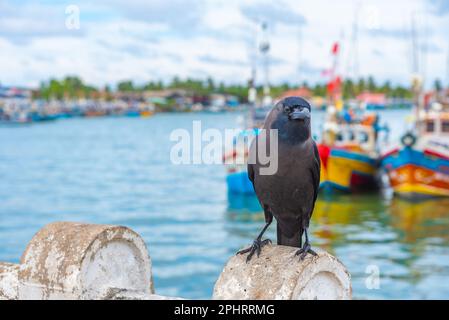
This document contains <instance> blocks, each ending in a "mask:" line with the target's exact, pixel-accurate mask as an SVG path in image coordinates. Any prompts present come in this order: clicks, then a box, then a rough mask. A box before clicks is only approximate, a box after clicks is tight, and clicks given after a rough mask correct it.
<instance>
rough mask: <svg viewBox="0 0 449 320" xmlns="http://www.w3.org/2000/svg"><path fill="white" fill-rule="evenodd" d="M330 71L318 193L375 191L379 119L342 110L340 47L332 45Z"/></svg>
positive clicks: (358, 111) (362, 110)
mask: <svg viewBox="0 0 449 320" xmlns="http://www.w3.org/2000/svg"><path fill="white" fill-rule="evenodd" d="M331 53H332V56H333V60H334V61H333V64H332V67H331V68H330V69H329V70H328V71H327V72H326V74H327V75H329V82H328V84H327V92H328V97H329V100H330V103H331V105H330V106H329V107H328V108H327V118H326V120H325V123H324V127H323V134H322V140H321V142H320V143H319V145H318V151H319V154H320V159H321V174H320V175H321V176H320V189H321V190H324V191H326V192H334V191H344V192H357V191H365V190H371V189H376V188H377V187H378V183H377V179H376V173H377V168H378V161H377V159H378V156H379V154H378V147H377V141H378V136H379V130H380V126H379V124H378V123H379V117H378V116H377V114H375V113H367V112H366V111H365V109H366V108H361V107H356V108H352V107H349V108H348V109H347V110H345V108H344V103H343V99H342V83H343V80H342V77H341V76H340V75H338V74H337V69H338V68H337V65H338V59H339V54H340V45H339V43H338V42H336V43H334V45H333V46H332V50H331Z"/></svg>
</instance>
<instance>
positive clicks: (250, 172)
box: [247, 163, 254, 187]
mask: <svg viewBox="0 0 449 320" xmlns="http://www.w3.org/2000/svg"><path fill="white" fill-rule="evenodd" d="M253 166H254V165H253V164H251V163H248V169H247V170H248V178H249V180H251V182H252V184H253V187H254V167H253Z"/></svg>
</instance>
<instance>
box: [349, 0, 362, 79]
mask: <svg viewBox="0 0 449 320" xmlns="http://www.w3.org/2000/svg"><path fill="white" fill-rule="evenodd" d="M360 8H361V3H360V2H357V4H356V6H355V10H354V21H353V23H352V39H351V44H352V45H351V50H350V51H348V55H349V56H351V55H352V59H348V61H349V63H348V69H349V70H348V71H349V72H348V76H349V77H350V75H352V78H353V80H354V81H356V79H357V78H358V76H359V16H360Z"/></svg>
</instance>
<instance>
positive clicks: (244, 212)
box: [0, 111, 449, 299]
mask: <svg viewBox="0 0 449 320" xmlns="http://www.w3.org/2000/svg"><path fill="white" fill-rule="evenodd" d="M380 114H381V123H384V122H387V123H388V124H389V127H390V129H391V132H392V136H391V137H390V140H391V141H394V140H395V139H397V137H398V136H399V134H400V133H401V132H403V130H404V128H405V118H406V116H407V114H408V111H382V112H381V113H380ZM241 116H242V115H241V114H238V113H222V114H220V113H218V114H206V113H204V114H200V113H198V114H193V113H190V114H181V113H178V114H157V115H156V116H154V117H150V118H127V117H117V118H114V117H108V118H90V119H80V118H74V119H67V120H60V121H55V122H47V123H41V124H33V125H20V126H19V125H17V126H3V127H0V202H1V203H0V261H7V262H18V261H19V259H20V256H21V254H22V252H23V250H24V249H25V246H26V244H27V243H28V241H29V240H30V239H31V237H32V236H33V234H34V233H35V232H36V231H37V230H39V229H40V228H41V227H42V226H44V225H45V224H47V223H49V222H54V221H80V222H89V223H104V224H118V225H125V226H128V227H130V228H132V229H134V230H135V231H137V232H138V233H140V234H141V235H142V237H143V238H144V239H145V241H146V242H147V245H148V249H149V251H150V255H151V258H152V260H153V274H154V280H155V290H156V292H157V293H158V294H161V295H171V296H181V297H185V298H204V299H207V298H210V297H211V294H212V289H213V285H214V282H215V281H216V279H217V278H218V275H219V274H220V272H221V270H222V268H223V266H224V264H225V263H226V261H227V259H228V258H229V257H230V256H231V255H233V254H235V252H236V251H237V250H238V249H240V248H242V247H243V246H247V245H248V244H250V243H251V242H252V240H253V239H254V237H255V236H256V235H257V234H258V232H259V231H260V229H261V228H262V227H263V223H264V221H263V213H262V212H261V210H260V207H259V205H258V202H257V199H256V198H255V197H241V196H240V197H238V196H235V195H233V196H231V195H228V194H227V190H226V181H225V179H226V172H225V168H224V167H223V166H221V165H205V164H203V165H174V164H172V162H171V161H170V150H171V148H172V146H173V145H174V142H172V141H170V134H171V132H172V131H173V130H175V129H179V128H185V129H187V130H190V131H191V130H192V121H193V120H201V124H202V127H203V129H206V128H217V129H220V130H224V129H226V128H235V127H237V126H238V119H239V118H241ZM313 116H314V118H313V126H314V129H313V131H314V132H319V131H320V125H321V124H322V119H323V114H322V113H319V112H315V113H314V115H313ZM275 230H276V227H275V226H274V225H273V226H272V227H271V228H270V229H269V231H268V232H267V234H266V235H267V237H269V238H271V239H273V240H274V239H275ZM311 242H312V245H313V246H316V247H320V248H323V249H325V250H328V251H329V252H331V253H332V254H334V255H336V256H337V257H338V258H339V259H340V260H341V261H342V262H343V263H344V264H345V265H346V266H347V268H348V269H349V271H350V273H351V275H352V283H353V296H354V298H356V299H402V298H404V299H439V298H441V299H443V298H446V297H448V296H449V200H444V199H443V200H431V201H427V202H422V203H410V202H406V201H404V200H401V199H397V198H394V197H392V196H391V192H388V190H387V191H385V192H379V193H372V194H365V195H338V196H337V195H335V196H332V195H326V197H322V196H320V197H319V199H318V202H317V205H316V210H315V212H314V215H313V219H312V222H311ZM377 275H378V276H379V277H378V279H379V281H378V282H377Z"/></svg>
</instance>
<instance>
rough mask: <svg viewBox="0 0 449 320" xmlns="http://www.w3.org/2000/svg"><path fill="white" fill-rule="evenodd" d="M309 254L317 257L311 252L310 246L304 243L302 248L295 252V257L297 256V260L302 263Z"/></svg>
mask: <svg viewBox="0 0 449 320" xmlns="http://www.w3.org/2000/svg"><path fill="white" fill-rule="evenodd" d="M308 253H310V254H311V255H313V256H317V253H316V252H315V251H313V250H312V247H311V246H310V243H308V242H306V243H304V246H303V247H302V248H301V249H299V250H298V251H296V254H295V255H296V256H299V260H300V261H302V260H304V258H305V257H306V256H307V254H308Z"/></svg>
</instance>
